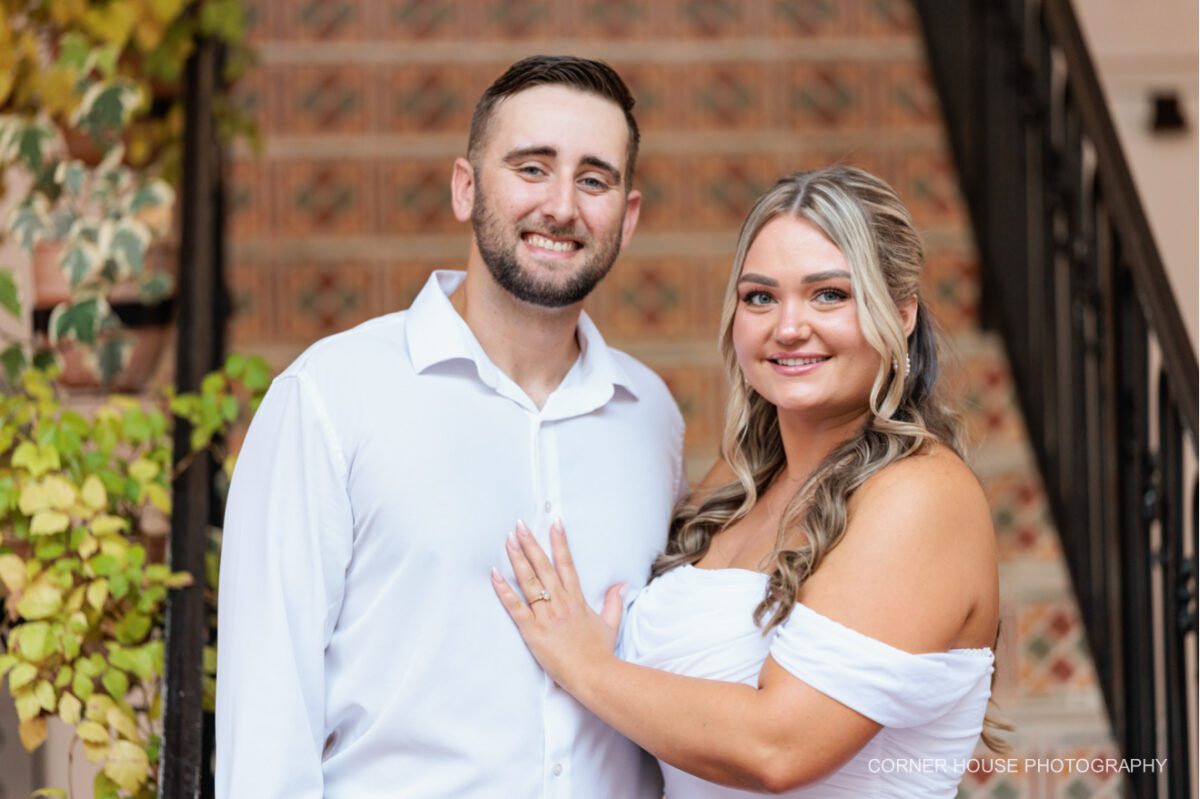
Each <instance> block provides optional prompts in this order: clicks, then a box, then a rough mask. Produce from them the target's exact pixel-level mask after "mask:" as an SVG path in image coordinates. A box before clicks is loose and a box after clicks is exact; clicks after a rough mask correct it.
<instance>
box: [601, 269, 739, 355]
mask: <svg viewBox="0 0 1200 799" xmlns="http://www.w3.org/2000/svg"><path fill="white" fill-rule="evenodd" d="M714 271H715V270H714V269H712V268H711V267H710V265H709V264H706V263H703V262H701V263H693V262H690V261H686V260H680V259H654V260H631V259H622V261H621V263H619V264H618V265H617V266H616V267H615V268H614V269H613V271H612V272H611V273H610V274H609V276H608V277H607V278H605V280H604V282H603V283H601V284H600V286H599V287H598V288H597V290H596V292H595V296H594V297H592V298H589V302H588V305H589V313H590V314H592V317H593V318H594V319H595V320H596V323H597V324H598V325H599V326H600V329H601V330H602V331H603V332H604V334H605V336H607V337H609V338H611V339H613V340H614V341H617V340H623V341H635V342H636V341H642V342H644V341H656V340H657V341H680V340H697V339H698V340H700V341H713V342H715V341H716V338H717V323H718V320H719V318H720V314H721V299H720V294H721V280H722V278H723V275H722V276H718V275H716V274H714ZM721 271H722V273H723V272H724V269H722V270H721ZM714 346H715V345H714Z"/></svg>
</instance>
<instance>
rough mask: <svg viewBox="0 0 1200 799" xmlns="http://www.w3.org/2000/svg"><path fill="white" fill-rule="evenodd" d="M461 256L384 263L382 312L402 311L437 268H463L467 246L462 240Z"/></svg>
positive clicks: (410, 303)
mask: <svg viewBox="0 0 1200 799" xmlns="http://www.w3.org/2000/svg"><path fill="white" fill-rule="evenodd" d="M462 252H463V257H462V259H461V260H453V261H411V262H408V261H406V262H403V263H396V264H385V265H384V266H383V267H382V270H383V312H384V313H391V312H393V311H403V310H405V309H406V308H408V306H410V305H412V302H413V300H415V299H416V298H417V294H419V293H420V292H421V289H422V288H424V287H425V283H426V281H428V280H429V275H430V274H432V273H433V272H434V270H437V269H463V268H464V264H465V262H466V256H467V248H466V244H465V242H464V246H463V250H462Z"/></svg>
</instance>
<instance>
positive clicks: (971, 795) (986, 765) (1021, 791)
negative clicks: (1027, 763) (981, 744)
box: [956, 750, 1029, 799]
mask: <svg viewBox="0 0 1200 799" xmlns="http://www.w3.org/2000/svg"><path fill="white" fill-rule="evenodd" d="M1002 761H1003V762H1002ZM1006 761H1007V757H1006V756H1005V755H993V754H992V753H990V752H988V751H987V750H983V751H982V752H979V751H977V752H976V754H975V757H974V759H973V760H972V761H971V763H970V764H969V765H968V767H967V770H966V771H965V772H964V773H963V779H962V782H961V783H959V786H958V795H957V797H956V799H1019V797H1028V796H1029V775H1027V774H1025V773H1024V772H1023V771H1018V770H1014V769H1010V768H1009V763H1008V762H1006Z"/></svg>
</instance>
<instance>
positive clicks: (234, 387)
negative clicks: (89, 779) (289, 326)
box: [0, 355, 270, 799]
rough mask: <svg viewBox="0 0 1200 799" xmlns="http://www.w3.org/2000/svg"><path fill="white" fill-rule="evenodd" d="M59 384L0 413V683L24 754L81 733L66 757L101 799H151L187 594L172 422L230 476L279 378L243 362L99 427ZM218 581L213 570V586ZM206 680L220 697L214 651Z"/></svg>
mask: <svg viewBox="0 0 1200 799" xmlns="http://www.w3.org/2000/svg"><path fill="white" fill-rule="evenodd" d="M53 377H54V374H53V370H51V371H50V372H43V371H40V370H36V369H29V370H26V371H25V372H24V373H23V374H22V375H21V376H20V378H19V381H18V385H17V386H16V388H17V390H15V391H13V392H11V393H9V394H7V395H5V396H3V397H0V456H3V459H2V460H0V599H2V600H3V608H4V613H3V616H2V617H0V637H2V639H3V648H2V649H0V679H2V678H3V677H4V675H5V674H7V676H8V688H9V692H10V693H11V695H12V698H13V700H14V702H15V704H16V709H17V715H18V717H19V720H20V728H19V731H20V738H21V742H22V744H24V746H25V748H26V749H28V750H30V751H33V750H34V749H36V748H38V747H39V746H41V744H42V743H43V741H44V740H45V738H46V725H47V720H48V718H49V717H50V716H52V715H57V716H58V718H60V719H61V720H62V721H63V722H64V723H66V724H68V725H70V726H71V727H73V728H74V732H75V739H74V741H73V743H72V749H73V750H74V747H76V746H82V749H83V753H84V755H85V756H86V757H87V758H88V759H89V760H91V761H93V762H95V763H99V764H102V768H101V771H100V773H99V774H98V775H97V777H96V782H95V785H94V791H95V796H96V797H98V799H119V798H121V797H128V798H134V799H150V797H153V796H154V795H155V790H156V786H157V772H158V764H159V760H160V743H161V738H160V729H161V726H160V725H161V714H162V688H163V640H162V625H163V619H164V612H165V603H166V599H167V593H168V591H169V590H170V589H172V588H180V587H183V586H186V585H190V584H191V582H192V576H191V575H189V574H187V573H185V572H175V571H172V570H171V569H170V567H169V566H168V565H167V564H166V563H165V562H164V560H165V551H166V534H167V531H168V528H169V518H170V513H171V481H172V479H173V478H174V477H175V476H177V475H178V474H180V473H182V471H183V470H184V469H186V468H187V465H188V463H190V457H189V459H188V460H186V461H185V462H183V463H180V464H178V465H175V466H173V465H172V427H173V422H174V419H175V418H176V416H178V417H181V418H185V419H187V420H188V421H189V422H190V423H191V425H192V430H193V434H192V441H191V443H192V452H193V456H194V455H195V454H196V453H199V452H201V451H206V450H207V451H211V452H212V453H213V454H214V456H215V457H216V458H217V459H218V461H219V462H222V463H223V465H224V469H225V474H226V475H229V474H231V473H232V469H233V455H232V453H231V452H229V451H228V449H227V445H226V444H225V436H226V434H227V433H228V432H229V431H230V430H231V429H234V428H235V427H237V426H240V425H244V424H246V423H247V422H248V420H249V417H250V416H251V415H252V414H253V413H254V411H255V410H256V409H257V407H258V403H259V402H260V400H261V398H262V396H263V394H264V393H265V391H266V387H267V385H268V384H269V381H270V372H269V369H268V367H267V365H266V363H265V362H264V361H262V360H261V359H259V358H249V359H248V358H244V357H242V356H237V355H234V356H231V357H230V358H229V359H228V360H227V361H226V363H225V366H224V368H223V369H221V370H220V371H217V372H213V373H212V374H210V375H209V376H208V377H207V378H206V379H205V380H204V383H203V385H202V387H201V390H200V391H199V392H198V393H183V394H178V395H176V394H175V393H174V392H173V391H171V390H170V389H166V390H164V391H163V392H162V393H161V394H159V395H158V396H157V397H155V398H154V399H153V400H138V399H135V398H131V397H122V396H113V397H110V398H109V400H108V402H107V403H106V404H105V405H104V406H103V407H101V408H100V409H98V410H97V411H96V412H95V414H94V415H93V416H92V417H90V418H89V417H87V416H85V415H83V414H81V413H79V412H77V411H75V410H71V409H70V408H67V407H64V406H63V404H62V402H61V400H60V398H59V396H58V395H57V394H56V392H55V389H54V386H53V382H52V381H53ZM215 565H216V563H215V554H214V556H213V558H212V559H211V562H210V564H209V569H208V570H209V571H210V572H215ZM210 591H215V585H213V586H211V587H210ZM211 598H212V597H211V594H210V599H211ZM205 666H206V668H207V669H208V674H207V678H206V680H205V684H206V687H207V688H208V690H209V691H211V690H212V689H213V687H214V685H215V683H214V676H215V652H214V651H212V650H211V649H210V650H209V651H208V652H207V653H206V656H205ZM211 699H212V697H211V695H210V696H209V697H208V698H207V701H208V702H209V704H210V705H211ZM70 793H71V788H70V786H69V787H68V789H66V790H63V789H58V788H48V789H43V791H42V795H48V796H51V795H59V796H68V795H70Z"/></svg>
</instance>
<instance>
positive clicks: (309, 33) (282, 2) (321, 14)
mask: <svg viewBox="0 0 1200 799" xmlns="http://www.w3.org/2000/svg"><path fill="white" fill-rule="evenodd" d="M368 2H369V0H276V2H273V3H272V5H273V6H275V8H274V15H275V25H274V28H275V32H276V36H277V37H278V38H280V39H284V40H288V41H343V40H360V39H364V38H366V37H367V36H368V29H367V24H366V23H367V20H366V15H367V7H368Z"/></svg>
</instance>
